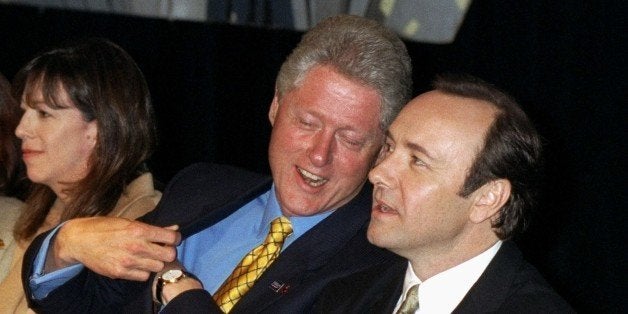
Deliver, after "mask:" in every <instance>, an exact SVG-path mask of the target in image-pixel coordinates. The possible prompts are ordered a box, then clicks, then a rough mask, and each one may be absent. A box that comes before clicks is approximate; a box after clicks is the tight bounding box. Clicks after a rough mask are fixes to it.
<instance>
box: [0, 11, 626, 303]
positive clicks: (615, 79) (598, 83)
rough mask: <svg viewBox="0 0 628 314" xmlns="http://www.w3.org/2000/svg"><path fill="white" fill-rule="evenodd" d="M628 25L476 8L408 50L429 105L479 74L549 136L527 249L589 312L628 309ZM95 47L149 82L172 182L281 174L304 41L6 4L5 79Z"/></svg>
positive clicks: (286, 34) (162, 166) (581, 14)
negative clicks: (457, 75) (278, 128)
mask: <svg viewBox="0 0 628 314" xmlns="http://www.w3.org/2000/svg"><path fill="white" fill-rule="evenodd" d="M626 16H628V10H627V7H626V4H624V1H623V0H617V1H595V2H594V1H575V0H574V1H553V0H529V1H514V0H507V1H506V0H501V1H500V0H492V1H490V0H489V1H486V0H485V1H482V0H476V1H473V3H472V5H471V7H470V8H469V11H468V13H467V16H466V18H465V21H464V23H463V25H462V27H461V30H460V32H459V34H458V36H457V38H456V40H455V42H454V43H452V44H448V45H430V44H422V43H412V42H407V46H408V49H409V51H410V54H411V56H412V59H413V66H414V80H415V94H416V93H419V92H421V91H424V90H425V89H426V88H427V87H428V83H429V81H430V80H431V79H432V78H433V76H434V74H436V73H440V72H444V71H464V72H468V73H471V74H474V75H476V76H479V77H482V78H484V79H486V80H488V81H490V82H493V83H495V84H496V85H498V86H500V87H502V88H503V89H505V90H507V91H509V92H510V93H511V94H513V95H514V96H515V97H516V98H517V99H518V100H519V101H520V102H521V103H522V105H523V106H524V108H525V110H526V111H527V112H528V113H529V115H530V116H531V117H532V118H533V120H534V121H535V123H536V124H537V126H538V127H539V129H540V131H541V133H542V135H543V137H544V139H545V144H546V146H545V147H546V158H547V171H546V172H547V185H546V186H545V188H544V196H543V200H542V202H541V206H540V207H539V209H538V212H537V213H536V215H535V220H534V222H533V224H532V226H531V228H530V229H529V231H528V232H527V233H526V234H525V236H524V237H522V238H520V239H518V242H519V244H520V245H521V246H522V248H523V250H524V253H525V255H526V256H527V258H528V259H529V260H530V261H531V262H533V263H534V264H535V265H536V266H537V267H538V268H539V269H540V270H541V272H542V273H543V274H544V275H545V276H546V278H547V279H548V280H549V281H550V282H551V283H552V284H553V286H554V287H555V288H556V289H557V290H558V291H559V292H560V293H561V294H562V295H563V296H564V297H565V298H566V299H567V300H568V301H569V302H570V303H571V304H572V305H573V306H574V307H575V308H576V309H577V310H578V311H580V312H595V313H599V312H626V311H628V306H627V301H626V300H627V299H628V289H627V285H628V279H626V278H627V277H626V274H628V270H627V267H626V266H627V264H628V261H627V259H626V256H627V255H626V252H625V251H626V245H625V241H624V238H625V237H624V234H625V230H626V228H625V227H624V225H625V223H626V214H625V211H626V205H627V204H628V202H626V192H628V190H627V189H626V178H627V176H626V159H625V156H626V153H625V152H626V121H627V117H628V115H627V112H626V100H627V99H628V97H626V96H627V83H626V75H625V73H626V71H627V70H628V68H627V65H626V63H627V61H626V59H627V58H628V54H627V50H626V48H625V46H626V42H627V41H626V40H627V34H628V27H627V23H626V19H627V18H626ZM87 36H100V37H106V38H109V39H111V40H112V41H114V42H116V43H118V44H119V45H121V46H122V47H123V48H125V49H126V50H127V51H128V52H129V53H130V54H131V55H132V56H133V57H134V58H135V59H136V61H137V62H138V64H139V65H140V67H141V68H142V70H143V71H144V73H145V75H146V78H147V80H148V82H149V86H150V89H151V92H152V94H153V100H154V106H155V110H156V112H157V117H158V123H159V132H160V143H159V147H158V149H157V151H156V153H155V155H154V158H153V159H152V160H151V167H152V169H153V170H154V172H155V174H156V176H157V178H158V179H159V180H161V181H162V182H167V181H168V180H169V179H170V178H171V177H172V175H173V174H174V173H175V172H176V171H177V170H179V169H181V168H182V167H184V166H186V165H188V164H190V163H192V162H195V161H213V162H219V163H229V164H234V165H238V166H242V167H245V168H248V169H252V170H256V171H260V172H268V162H267V156H266V147H267V144H268V138H269V134H270V125H269V123H268V121H267V117H266V112H267V109H268V105H269V104H270V101H271V98H272V94H273V86H274V78H275V75H276V73H277V71H278V68H279V66H280V64H281V62H282V61H283V59H284V58H285V56H286V55H287V54H288V53H289V52H290V50H291V49H292V48H293V47H294V46H295V45H296V43H297V42H298V40H299V38H300V36H301V34H300V33H298V32H294V31H286V30H270V29H260V28H252V27H245V26H228V25H216V24H201V23H189V22H181V21H166V20H157V19H147V18H138V17H128V16H117V15H108V14H97V13H85V12H74V11H60V10H52V9H46V10H40V9H36V8H31V7H22V6H12V5H0V72H2V73H4V74H5V75H6V76H7V77H8V78H11V77H12V76H13V75H14V74H15V72H16V71H17V70H18V69H19V68H20V67H21V66H22V65H23V64H24V63H25V62H27V61H28V60H29V59H30V58H32V57H33V56H34V55H35V54H36V53H37V52H39V51H41V50H42V49H45V48H48V47H50V46H53V45H56V44H59V43H60V42H62V41H65V40H69V39H74V38H80V37H87Z"/></svg>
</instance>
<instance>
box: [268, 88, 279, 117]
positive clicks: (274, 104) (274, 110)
mask: <svg viewBox="0 0 628 314" xmlns="http://www.w3.org/2000/svg"><path fill="white" fill-rule="evenodd" d="M277 110H279V96H277V90H275V96H273V101H272V102H271V103H270V109H269V110H268V120H270V125H275V116H277Z"/></svg>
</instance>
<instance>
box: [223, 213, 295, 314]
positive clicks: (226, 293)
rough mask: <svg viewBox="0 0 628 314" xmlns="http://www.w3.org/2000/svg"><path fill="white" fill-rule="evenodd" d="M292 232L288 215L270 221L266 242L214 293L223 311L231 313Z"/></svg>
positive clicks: (248, 255)
mask: <svg viewBox="0 0 628 314" xmlns="http://www.w3.org/2000/svg"><path fill="white" fill-rule="evenodd" d="M291 233H292V225H291V224H290V220H288V218H286V217H283V216H282V217H279V218H276V219H275V220H273V221H272V222H271V223H270V232H269V233H268V236H266V240H264V243H262V244H260V245H259V246H257V247H256V248H254V249H253V250H252V251H251V252H249V253H248V254H246V256H244V258H242V261H241V262H240V264H238V266H236V268H235V269H234V270H233V272H232V273H231V275H230V276H229V278H227V280H225V282H224V283H223V284H222V286H220V288H218V291H216V293H214V300H215V301H216V303H217V304H218V306H219V307H220V309H222V311H223V312H225V313H229V311H231V309H232V308H233V306H234V305H235V304H236V303H237V302H238V301H239V300H240V298H242V297H243V296H244V295H245V294H246V293H247V292H248V291H249V289H251V287H253V284H254V283H255V281H256V280H257V278H259V277H260V276H261V275H262V273H263V272H264V271H265V270H266V268H268V266H270V264H272V263H273V261H274V260H275V258H277V256H278V255H279V251H281V246H282V245H283V241H284V240H285V239H286V237H288V236H289V235H290V234H291Z"/></svg>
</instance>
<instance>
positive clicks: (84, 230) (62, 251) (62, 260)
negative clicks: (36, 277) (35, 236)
mask: <svg viewBox="0 0 628 314" xmlns="http://www.w3.org/2000/svg"><path fill="white" fill-rule="evenodd" d="M177 229H178V226H170V227H167V228H161V227H155V226H151V225H148V224H145V223H142V222H139V221H134V220H128V219H124V218H114V217H90V218H77V219H72V220H69V221H68V222H66V224H65V225H63V226H62V227H61V229H59V231H58V233H57V235H56V237H55V239H54V240H53V242H52V245H51V248H50V250H49V251H48V256H47V258H46V266H45V271H46V273H48V272H51V271H54V270H56V269H59V268H63V267H66V266H70V265H72V264H76V263H82V264H83V265H85V267H87V268H89V269H91V270H92V271H94V272H96V273H98V274H101V275H104V276H107V277H110V278H121V279H128V280H136V281H144V280H147V279H148V278H149V276H150V273H151V272H158V271H160V270H161V269H162V268H163V267H164V263H165V262H172V261H173V260H174V259H175V258H176V249H175V246H176V245H178V244H179V242H180V241H181V234H180V233H179V232H177Z"/></svg>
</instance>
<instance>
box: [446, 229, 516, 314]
mask: <svg viewBox="0 0 628 314" xmlns="http://www.w3.org/2000/svg"><path fill="white" fill-rule="evenodd" d="M522 261H523V257H522V255H521V252H520V251H519V250H518V249H517V248H516V247H515V245H514V243H512V242H511V241H506V242H504V243H503V244H502V246H501V247H500V248H499V251H497V254H496V255H495V257H494V258H493V260H492V261H491V262H490V263H489V264H488V266H487V267H486V269H485V270H484V272H483V273H482V275H481V276H480V278H478V280H477V281H476V282H475V284H474V285H473V286H472V287H471V289H470V290H469V292H468V293H467V295H466V296H465V297H464V299H462V301H461V302H460V304H458V306H457V307H456V309H455V310H454V311H453V313H476V312H495V311H497V310H498V309H499V307H500V306H501V304H502V303H503V302H504V300H506V298H507V296H508V291H509V289H510V287H511V286H512V283H513V280H514V278H515V277H516V271H517V269H519V268H520V266H521V263H522Z"/></svg>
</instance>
